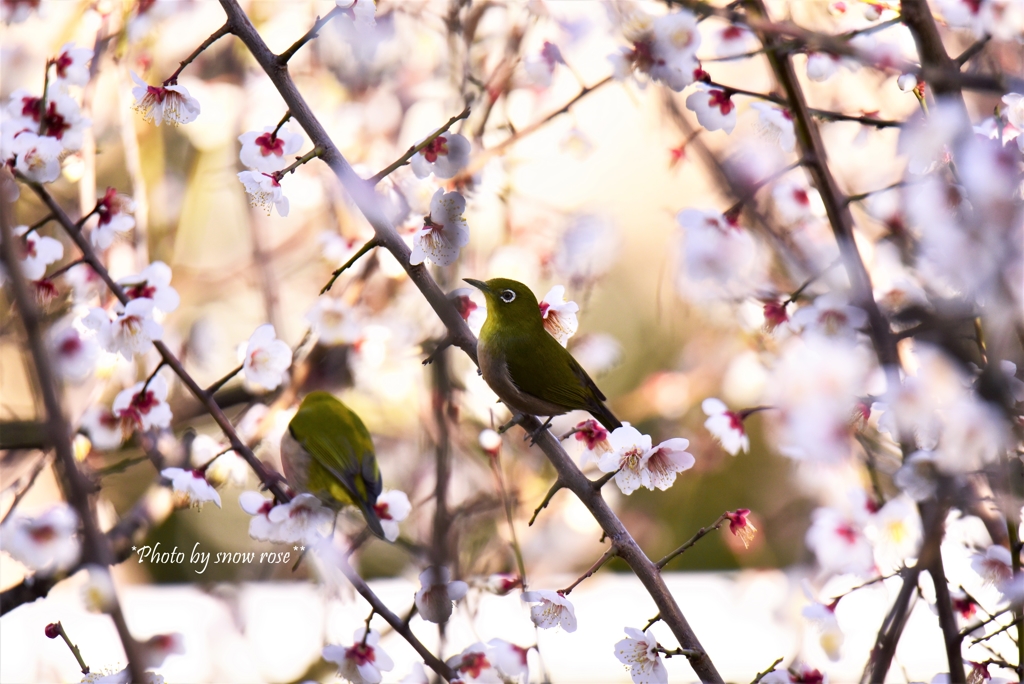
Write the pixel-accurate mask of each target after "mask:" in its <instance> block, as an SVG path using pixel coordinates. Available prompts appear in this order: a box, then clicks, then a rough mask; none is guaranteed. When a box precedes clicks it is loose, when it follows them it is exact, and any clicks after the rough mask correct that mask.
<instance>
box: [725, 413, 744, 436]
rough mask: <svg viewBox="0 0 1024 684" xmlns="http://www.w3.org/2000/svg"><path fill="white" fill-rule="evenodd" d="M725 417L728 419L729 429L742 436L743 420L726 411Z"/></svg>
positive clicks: (735, 414)
mask: <svg viewBox="0 0 1024 684" xmlns="http://www.w3.org/2000/svg"><path fill="white" fill-rule="evenodd" d="M725 415H726V416H727V417H728V418H729V427H730V428H731V429H733V430H736V431H738V432H739V433H740V434H743V433H744V429H743V419H742V418H740V416H739V414H738V413H734V412H732V411H726V412H725Z"/></svg>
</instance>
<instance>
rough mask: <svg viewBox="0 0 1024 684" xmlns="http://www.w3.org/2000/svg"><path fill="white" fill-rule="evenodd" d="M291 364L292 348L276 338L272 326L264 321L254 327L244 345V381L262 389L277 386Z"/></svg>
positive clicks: (270, 388)
mask: <svg viewBox="0 0 1024 684" xmlns="http://www.w3.org/2000/svg"><path fill="white" fill-rule="evenodd" d="M291 365H292V349H291V347H289V346H288V344H287V343H285V342H283V341H282V340H279V339H277V335H276V334H275V332H274V326H273V325H271V324H270V323H264V324H263V325H261V326H260V327H258V328H256V330H255V331H254V332H253V334H252V335H251V336H250V337H249V342H248V344H247V345H246V347H245V352H244V360H243V361H242V370H243V371H244V373H245V381H246V383H248V384H250V385H253V386H255V387H257V388H260V389H262V390H268V391H269V390H272V389H275V388H277V387H278V386H279V385H280V384H281V382H282V381H283V380H284V374H285V372H286V371H287V370H288V367H289V366H291Z"/></svg>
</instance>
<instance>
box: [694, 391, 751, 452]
mask: <svg viewBox="0 0 1024 684" xmlns="http://www.w3.org/2000/svg"><path fill="white" fill-rule="evenodd" d="M700 407H701V409H703V411H704V415H706V416H707V417H708V419H707V420H706V421H704V427H705V428H707V431H708V432H710V433H711V435H712V436H713V437H714V438H715V439H716V440H718V442H719V443H720V444H721V445H722V448H723V449H725V450H726V451H727V452H729V454H730V455H732V456H735V455H736V454H738V453H739V452H741V451H743V452H744V453H745V452H748V451H750V437H748V436H747V431H746V429H745V428H744V427H743V418H741V417H740V415H739V414H738V413H736V412H734V411H730V410H729V408H728V407H727V406H726V405H725V404H724V403H722V401H721V400H719V399H715V398H714V397H709V398H707V399H705V400H704V401H703V402H701V405H700Z"/></svg>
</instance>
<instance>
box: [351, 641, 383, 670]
mask: <svg viewBox="0 0 1024 684" xmlns="http://www.w3.org/2000/svg"><path fill="white" fill-rule="evenodd" d="M345 658H347V659H348V660H352V661H354V662H355V664H356V665H365V664H367V663H372V662H373V661H374V660H376V659H377V656H376V655H374V653H373V646H370V645H369V644H356V645H355V646H352V647H351V648H348V649H345Z"/></svg>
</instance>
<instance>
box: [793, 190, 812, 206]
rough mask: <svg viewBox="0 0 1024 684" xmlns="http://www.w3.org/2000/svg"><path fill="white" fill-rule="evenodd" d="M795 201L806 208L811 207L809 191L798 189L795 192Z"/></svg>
mask: <svg viewBox="0 0 1024 684" xmlns="http://www.w3.org/2000/svg"><path fill="white" fill-rule="evenodd" d="M793 199H794V200H796V203H797V204H802V205H803V206H805V207H809V206H810V205H811V198H810V197H808V196H807V191H806V190H804V189H803V188H797V189H795V190H794V191H793Z"/></svg>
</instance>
